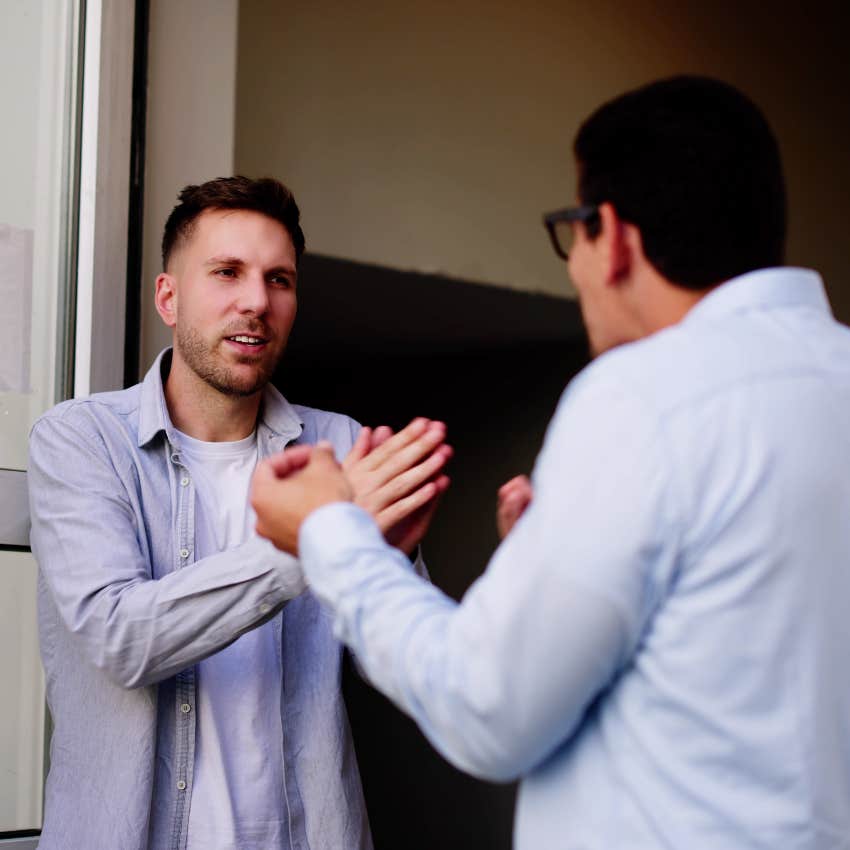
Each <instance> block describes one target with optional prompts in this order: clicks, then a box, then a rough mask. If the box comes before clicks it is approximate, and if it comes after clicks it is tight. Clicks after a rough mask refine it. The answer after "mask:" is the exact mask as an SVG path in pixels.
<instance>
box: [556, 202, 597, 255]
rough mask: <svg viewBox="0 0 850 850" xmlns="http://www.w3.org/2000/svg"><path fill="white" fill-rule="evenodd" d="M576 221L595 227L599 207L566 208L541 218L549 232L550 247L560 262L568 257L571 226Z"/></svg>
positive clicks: (571, 235) (572, 233)
mask: <svg viewBox="0 0 850 850" xmlns="http://www.w3.org/2000/svg"><path fill="white" fill-rule="evenodd" d="M577 221H581V222H583V223H584V224H587V225H590V226H595V225H596V224H597V223H598V222H599V207H596V206H593V207H567V208H566V209H563V210H555V212H550V213H546V215H544V216H543V224H544V225H546V230H548V231H549V238H550V239H551V240H552V247H553V248H554V249H555V253H556V254H557V255H558V256H559V257H560V258H561V259H562V260H566V259H567V258H568V257H569V256H570V248H571V247H572V244H573V237H574V235H575V231H574V229H573V225H574V224H575V223H576V222H577ZM591 235H593V234H591Z"/></svg>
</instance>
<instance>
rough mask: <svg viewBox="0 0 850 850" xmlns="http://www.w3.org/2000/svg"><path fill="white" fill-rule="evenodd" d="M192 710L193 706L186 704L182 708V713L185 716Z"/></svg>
mask: <svg viewBox="0 0 850 850" xmlns="http://www.w3.org/2000/svg"><path fill="white" fill-rule="evenodd" d="M191 710H192V706H191V705H189V703H188V702H184V703H183V705H181V706H180V711H182V712H183V714H188V713H189V712H190V711H191Z"/></svg>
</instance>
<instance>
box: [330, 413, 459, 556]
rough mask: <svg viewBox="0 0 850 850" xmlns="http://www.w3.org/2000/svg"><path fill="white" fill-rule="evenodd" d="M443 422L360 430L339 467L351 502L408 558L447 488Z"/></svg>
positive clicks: (424, 421) (449, 451)
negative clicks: (395, 431) (349, 488)
mask: <svg viewBox="0 0 850 850" xmlns="http://www.w3.org/2000/svg"><path fill="white" fill-rule="evenodd" d="M445 437H446V426H445V425H444V424H443V423H442V422H435V421H431V420H428V419H421V418H420V419H414V420H413V421H412V422H411V423H410V424H409V425H408V426H407V427H406V428H404V429H403V430H401V431H399V432H398V434H393V433H392V431H390V429H389V428H387V427H386V426H382V427H380V428H376V429H375V430H374V431H372V430H371V429H370V428H363V429H362V430H361V432H360V434H359V435H358V437H357V440H356V441H355V443H354V446H352V448H351V451H350V452H349V454H348V456H347V457H346V458H345V460H344V461H343V464H342V466H343V469H344V470H345V474H346V476H347V477H348V480H349V481H350V483H351V486H352V488H353V490H354V501H355V502H356V503H357V504H358V505H360V506H361V507H363V508H365V509H366V510H367V511H369V512H370V513H371V514H372V516H373V517H374V518H375V520H376V521H377V523H378V526H379V527H380V529H381V531H382V532H383V533H384V536H385V538H386V539H387V542H388V543H390V544H391V545H393V546H397V547H398V548H399V549H402V550H403V551H404V552H407V553H408V554H410V553H411V552H412V551H413V549H414V548H415V547H416V545H417V544H418V543H419V541H420V540H421V539H422V537H423V536H424V535H425V532H426V531H427V530H428V526H429V524H430V522H431V519H432V517H433V515H434V511H435V509H436V506H437V499H438V497H439V496H440V494H442V493H443V492H445V490H446V488H447V487H448V486H449V479H448V476H446V475H444V474H442V472H441V470H442V469H443V467H444V466H445V464H446V462H447V461H448V460H449V458H450V457H451V456H452V448H451V446H448V445H446V443H445Z"/></svg>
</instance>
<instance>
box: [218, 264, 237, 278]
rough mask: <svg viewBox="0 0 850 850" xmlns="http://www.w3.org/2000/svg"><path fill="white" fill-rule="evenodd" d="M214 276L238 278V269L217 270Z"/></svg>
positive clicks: (227, 267)
mask: <svg viewBox="0 0 850 850" xmlns="http://www.w3.org/2000/svg"><path fill="white" fill-rule="evenodd" d="M213 274H214V275H215V276H216V277H224V278H234V277H236V269H234V268H231V267H230V266H225V267H224V268H220V269H216V270H215V271H214V272H213Z"/></svg>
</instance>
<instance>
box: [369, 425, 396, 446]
mask: <svg viewBox="0 0 850 850" xmlns="http://www.w3.org/2000/svg"><path fill="white" fill-rule="evenodd" d="M392 435H393V429H392V428H390V426H389V425H379V426H378V427H377V428H376V429H375V431H374V433H373V434H372V451H374V450H375V449H377V448H378V447H379V446H382V445H383V444H384V443H386V441H387V440H389V438H390V437H392Z"/></svg>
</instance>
